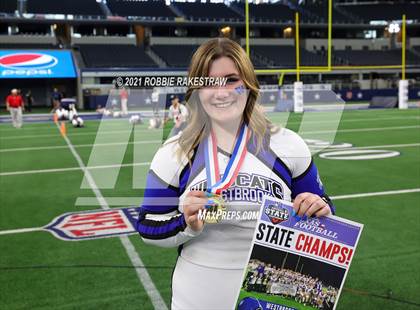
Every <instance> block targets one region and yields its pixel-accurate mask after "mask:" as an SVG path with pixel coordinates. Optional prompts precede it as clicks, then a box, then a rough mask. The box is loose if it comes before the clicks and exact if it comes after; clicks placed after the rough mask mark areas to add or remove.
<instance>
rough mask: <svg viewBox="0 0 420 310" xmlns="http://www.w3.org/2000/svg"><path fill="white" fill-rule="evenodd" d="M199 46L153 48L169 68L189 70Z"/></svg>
mask: <svg viewBox="0 0 420 310" xmlns="http://www.w3.org/2000/svg"><path fill="white" fill-rule="evenodd" d="M197 47H198V45H167V44H159V45H153V46H151V48H152V50H153V51H154V52H155V53H156V54H157V55H158V56H159V57H160V58H162V59H163V60H164V61H165V62H166V64H167V65H168V66H169V67H178V68H187V67H188V65H189V64H190V61H191V56H192V54H193V53H194V52H195V50H196V49H197Z"/></svg>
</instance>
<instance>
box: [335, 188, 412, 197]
mask: <svg viewBox="0 0 420 310" xmlns="http://www.w3.org/2000/svg"><path fill="white" fill-rule="evenodd" d="M418 192H420V188H412V189H401V190H395V191H385V192H373V193H360V194H350V195H338V196H331V197H330V198H331V199H332V200H340V199H351V198H363V197H373V196H386V195H400V194H409V193H418Z"/></svg>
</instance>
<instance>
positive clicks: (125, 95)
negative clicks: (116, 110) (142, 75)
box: [120, 87, 128, 115]
mask: <svg viewBox="0 0 420 310" xmlns="http://www.w3.org/2000/svg"><path fill="white" fill-rule="evenodd" d="M120 100H121V114H122V115H127V114H128V107H127V102H128V91H127V89H125V88H124V87H123V88H121V90H120Z"/></svg>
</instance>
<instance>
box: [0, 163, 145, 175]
mask: <svg viewBox="0 0 420 310" xmlns="http://www.w3.org/2000/svg"><path fill="white" fill-rule="evenodd" d="M149 165H150V162H143V163H132V164H117V165H101V166H91V167H85V168H81V167H69V168H54V169H40V170H23V171H10V172H2V173H0V176H11V175H20V174H38V173H54V172H64V171H77V170H82V171H83V170H84V169H86V170H91V169H107V168H121V167H134V166H149Z"/></svg>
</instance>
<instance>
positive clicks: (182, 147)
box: [137, 38, 332, 309]
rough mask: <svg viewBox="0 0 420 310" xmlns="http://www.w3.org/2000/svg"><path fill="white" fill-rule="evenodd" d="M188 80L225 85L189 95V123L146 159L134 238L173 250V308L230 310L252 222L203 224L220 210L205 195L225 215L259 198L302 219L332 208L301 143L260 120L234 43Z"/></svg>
mask: <svg viewBox="0 0 420 310" xmlns="http://www.w3.org/2000/svg"><path fill="white" fill-rule="evenodd" d="M189 76H190V77H205V76H212V77H225V78H226V79H227V83H226V86H225V87H207V88H202V89H196V88H194V87H191V88H189V89H188V91H187V93H186V101H187V103H188V109H189V111H190V118H189V124H188V126H187V128H185V130H184V131H183V132H182V133H181V134H180V135H179V136H176V137H174V138H172V139H171V140H169V141H167V142H166V143H165V144H164V145H163V146H162V147H161V148H160V149H159V150H158V152H157V153H156V155H155V157H154V159H153V161H152V164H151V169H150V172H149V175H148V178H147V185H146V190H145V193H144V202H143V205H142V208H141V210H140V215H139V221H138V225H137V230H138V231H139V233H140V235H141V236H142V238H143V240H144V241H145V242H146V243H150V244H154V245H158V246H163V247H174V246H178V247H179V256H178V260H177V263H176V267H175V270H174V273H173V278H172V302H171V304H172V305H171V306H172V309H232V308H233V307H234V305H235V301H236V300H235V299H236V297H237V296H236V293H237V292H238V290H239V287H240V285H241V282H242V276H243V270H244V268H245V265H246V260H247V258H248V253H249V250H250V245H251V241H252V236H253V232H254V228H255V224H256V221H255V220H247V219H245V218H239V219H238V218H233V219H221V220H220V219H218V220H219V222H218V223H216V224H208V223H205V222H204V221H203V220H202V219H201V217H199V215H200V214H201V211H202V210H206V209H207V208H208V206H209V205H214V204H216V205H220V203H219V202H218V201H219V200H220V199H218V198H216V199H214V198H211V199H209V198H208V197H209V196H211V195H209V192H212V193H216V194H220V197H221V198H222V199H223V200H224V202H223V203H222V204H223V205H225V206H226V209H227V210H228V211H232V212H241V211H242V212H243V211H258V210H259V208H260V205H261V200H262V196H264V195H271V196H274V197H277V198H282V199H285V200H289V201H292V200H294V202H293V208H294V210H295V212H296V216H300V217H302V216H313V215H315V216H324V215H329V214H331V212H332V206H331V207H330V206H329V199H328V198H327V196H326V195H325V194H324V189H323V186H322V183H321V182H320V180H319V176H318V173H317V169H316V167H315V165H314V164H313V162H312V160H311V154H310V152H309V149H308V147H307V146H306V144H305V143H304V141H303V140H302V139H301V138H300V137H299V136H298V135H297V134H295V133H294V132H292V131H290V130H288V129H285V128H282V129H278V128H276V127H275V126H274V125H273V124H271V123H270V121H269V120H268V119H266V118H265V116H264V114H263V112H262V109H261V107H260V106H259V105H258V103H257V99H258V92H259V91H258V88H259V85H258V81H257V78H256V75H255V72H254V69H253V66H252V64H251V62H250V60H249V58H248V57H247V55H246V54H245V52H244V50H243V49H242V48H241V47H240V46H239V45H238V44H237V43H235V42H233V41H231V40H229V39H225V38H219V39H212V40H209V41H207V42H205V43H204V44H203V45H201V46H200V47H199V48H198V49H197V51H196V52H195V54H194V55H193V57H192V60H191V65H190V69H189ZM241 141H242V142H241ZM244 141H245V142H246V143H243V142H244ZM244 144H245V145H246V148H243V147H242V146H243V145H244ZM212 145H213V146H214V147H212ZM211 152H213V153H211ZM232 152H233V154H232ZM209 154H210V155H211V154H213V155H214V156H213V157H211V156H209ZM231 155H232V156H231ZM239 157H240V158H241V160H236V159H237V158H239ZM216 166H219V167H218V168H219V169H210V168H215V167H216ZM209 167H210V168H209ZM232 169H234V170H232ZM214 170H216V171H217V170H219V174H220V175H219V174H218V173H216V174H215V173H214ZM232 171H233V172H232ZM209 174H211V175H209ZM226 175H229V177H228V179H226V180H225V176H226ZM220 177H222V181H223V180H225V181H226V182H225V183H224V187H223V188H220V187H219V188H218V185H220V182H221V180H220ZM229 178H230V179H229ZM222 183H223V182H222ZM199 213H200V214H199Z"/></svg>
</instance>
